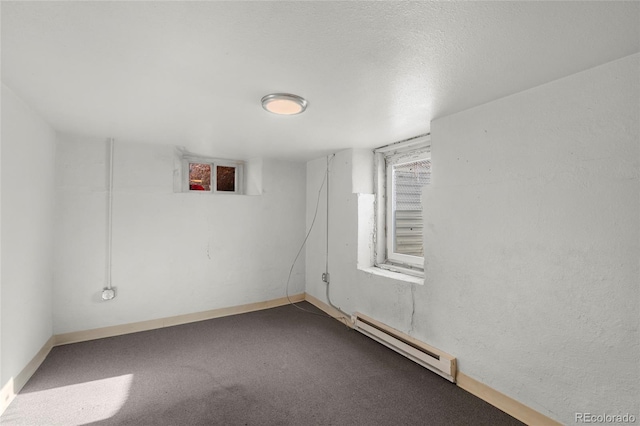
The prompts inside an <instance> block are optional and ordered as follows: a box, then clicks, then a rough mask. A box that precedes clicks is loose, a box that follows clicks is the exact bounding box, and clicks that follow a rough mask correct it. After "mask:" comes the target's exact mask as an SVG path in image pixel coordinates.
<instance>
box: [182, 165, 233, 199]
mask: <svg viewBox="0 0 640 426" xmlns="http://www.w3.org/2000/svg"><path fill="white" fill-rule="evenodd" d="M182 169H183V176H184V177H183V185H182V187H183V191H184V192H192V191H193V192H209V193H225V194H242V193H243V191H242V176H243V170H244V163H243V162H242V161H230V160H218V159H209V158H202V157H199V158H196V157H192V158H184V159H183V167H182Z"/></svg>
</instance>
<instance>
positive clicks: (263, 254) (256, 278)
mask: <svg viewBox="0 0 640 426" xmlns="http://www.w3.org/2000/svg"><path fill="white" fill-rule="evenodd" d="M175 152H176V150H175V148H174V147H172V146H156V145H147V144H138V143H118V142H117V141H116V145H115V161H114V201H113V285H114V287H116V288H117V296H116V298H115V299H113V300H112V301H109V302H103V301H101V300H100V292H101V290H102V288H103V286H104V285H105V265H106V256H107V252H106V237H107V224H106V213H107V192H106V188H107V176H108V175H107V173H108V171H107V167H106V164H108V162H107V161H106V160H107V158H108V157H107V155H108V150H107V141H106V140H89V139H87V138H82V137H74V136H69V135H65V136H62V137H60V139H59V150H58V163H57V164H58V168H57V191H56V193H57V198H58V200H59V202H58V211H57V227H56V251H55V256H56V269H55V294H54V298H53V300H54V331H55V333H64V332H70V331H76V330H85V329H92V328H97V327H104V326H110V325H117V324H124V323H130V322H135V321H143V320H149V319H155V318H163V317H168V316H173V315H180V314H186V313H193V312H199V311H206V310H210V309H216V308H223V307H229V306H235V305H241V304H246V303H253V302H259V301H264V300H269V299H275V298H279V297H283V296H285V283H286V279H287V275H288V273H289V269H290V267H291V262H292V261H293V258H294V257H295V255H296V252H297V250H298V248H299V245H300V243H301V242H302V240H303V238H304V226H305V224H304V209H305V203H304V191H305V165H304V164H302V163H292V162H282V161H276V160H268V159H264V160H262V161H258V160H254V161H251V162H250V164H251V165H252V166H256V167H257V169H255V168H254V170H253V171H254V172H255V171H256V170H257V174H260V169H261V173H262V188H257V187H256V185H258V183H259V179H257V177H256V175H255V174H252V179H251V184H252V192H254V193H259V192H262V195H255V196H249V195H244V196H238V195H229V194H218V195H212V194H202V193H175V192H174V189H173V188H174V186H173V183H174V172H175V170H174V163H177V162H176V161H175ZM252 173H253V172H252ZM260 190H261V191H260ZM303 291H304V262H298V264H297V265H296V267H295V269H294V272H293V275H292V280H291V284H290V288H289V294H296V293H300V292H303Z"/></svg>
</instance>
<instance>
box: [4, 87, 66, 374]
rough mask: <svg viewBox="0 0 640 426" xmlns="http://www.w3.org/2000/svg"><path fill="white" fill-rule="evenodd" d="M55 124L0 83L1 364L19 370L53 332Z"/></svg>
mask: <svg viewBox="0 0 640 426" xmlns="http://www.w3.org/2000/svg"><path fill="white" fill-rule="evenodd" d="M55 149H56V138H55V132H54V131H53V129H52V128H51V127H50V126H49V125H48V124H47V123H45V122H44V121H43V120H42V119H41V118H40V117H39V116H38V114H37V113H36V112H35V111H33V110H32V109H31V108H29V107H28V106H27V105H26V104H25V103H24V102H23V101H22V100H21V99H20V98H18V96H16V95H15V94H14V93H13V91H11V89H9V88H8V87H7V86H5V85H4V84H2V160H1V161H2V168H1V175H2V178H1V181H2V215H1V217H2V219H1V227H2V236H1V253H2V254H1V255H2V259H1V261H2V272H1V275H0V279H1V292H2V300H1V303H2V309H1V327H2V330H1V331H2V336H1V338H0V340H1V350H2V364H1V367H0V369H1V380H0V385H1V386H4V385H5V384H6V383H7V382H8V381H9V380H10V379H11V378H12V377H14V378H15V376H16V375H17V374H18V373H20V371H21V370H22V369H23V368H24V367H25V366H26V365H27V363H28V362H29V361H31V359H32V358H33V357H34V356H35V355H36V353H37V352H38V351H39V350H40V349H41V348H42V346H43V345H44V344H45V343H46V342H47V340H48V339H49V338H50V337H51V334H52V329H53V326H52V318H53V317H52V315H53V314H52V305H51V295H52V286H53V217H54V195H55V186H54V160H55Z"/></svg>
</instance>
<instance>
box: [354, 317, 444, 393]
mask: <svg viewBox="0 0 640 426" xmlns="http://www.w3.org/2000/svg"><path fill="white" fill-rule="evenodd" d="M352 320H353V324H354V328H355V329H356V330H358V331H359V332H361V333H362V334H364V335H366V336H369V337H370V338H372V339H374V340H377V341H378V342H380V343H382V344H383V345H385V346H387V347H388V348H390V349H393V350H394V351H396V352H398V353H399V354H401V355H404V356H405V357H407V358H409V359H410V360H412V361H414V362H416V363H418V364H420V365H422V366H423V367H425V368H428V369H429V370H431V371H433V372H434V373H437V374H439V375H440V376H442V377H444V378H445V379H447V380H449V381H451V382H453V383H455V381H456V359H455V357H453V356H451V355H449V354H447V353H445V352H442V351H441V350H439V349H436V348H433V347H431V346H429V345H427V344H426V343H424V342H421V341H419V340H417V339H414V338H413V337H411V336H409V335H407V334H404V333H402V332H401V331H398V330H396V329H393V328H391V327H389V326H388V325H385V324H382V323H381V322H378V321H376V320H374V319H372V318H369V317H367V316H365V315H362V314H360V313H356V314H354V315H353V318H352Z"/></svg>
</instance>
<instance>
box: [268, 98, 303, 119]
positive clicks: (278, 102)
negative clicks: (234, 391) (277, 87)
mask: <svg viewBox="0 0 640 426" xmlns="http://www.w3.org/2000/svg"><path fill="white" fill-rule="evenodd" d="M262 108H264V109H266V110H267V111H269V112H272V113H274V114H280V115H295V114H300V113H301V112H303V111H304V110H305V109H307V101H306V99H304V98H301V97H300V96H297V95H291V94H289V93H273V94H271V95H267V96H265V97H264V98H262Z"/></svg>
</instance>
